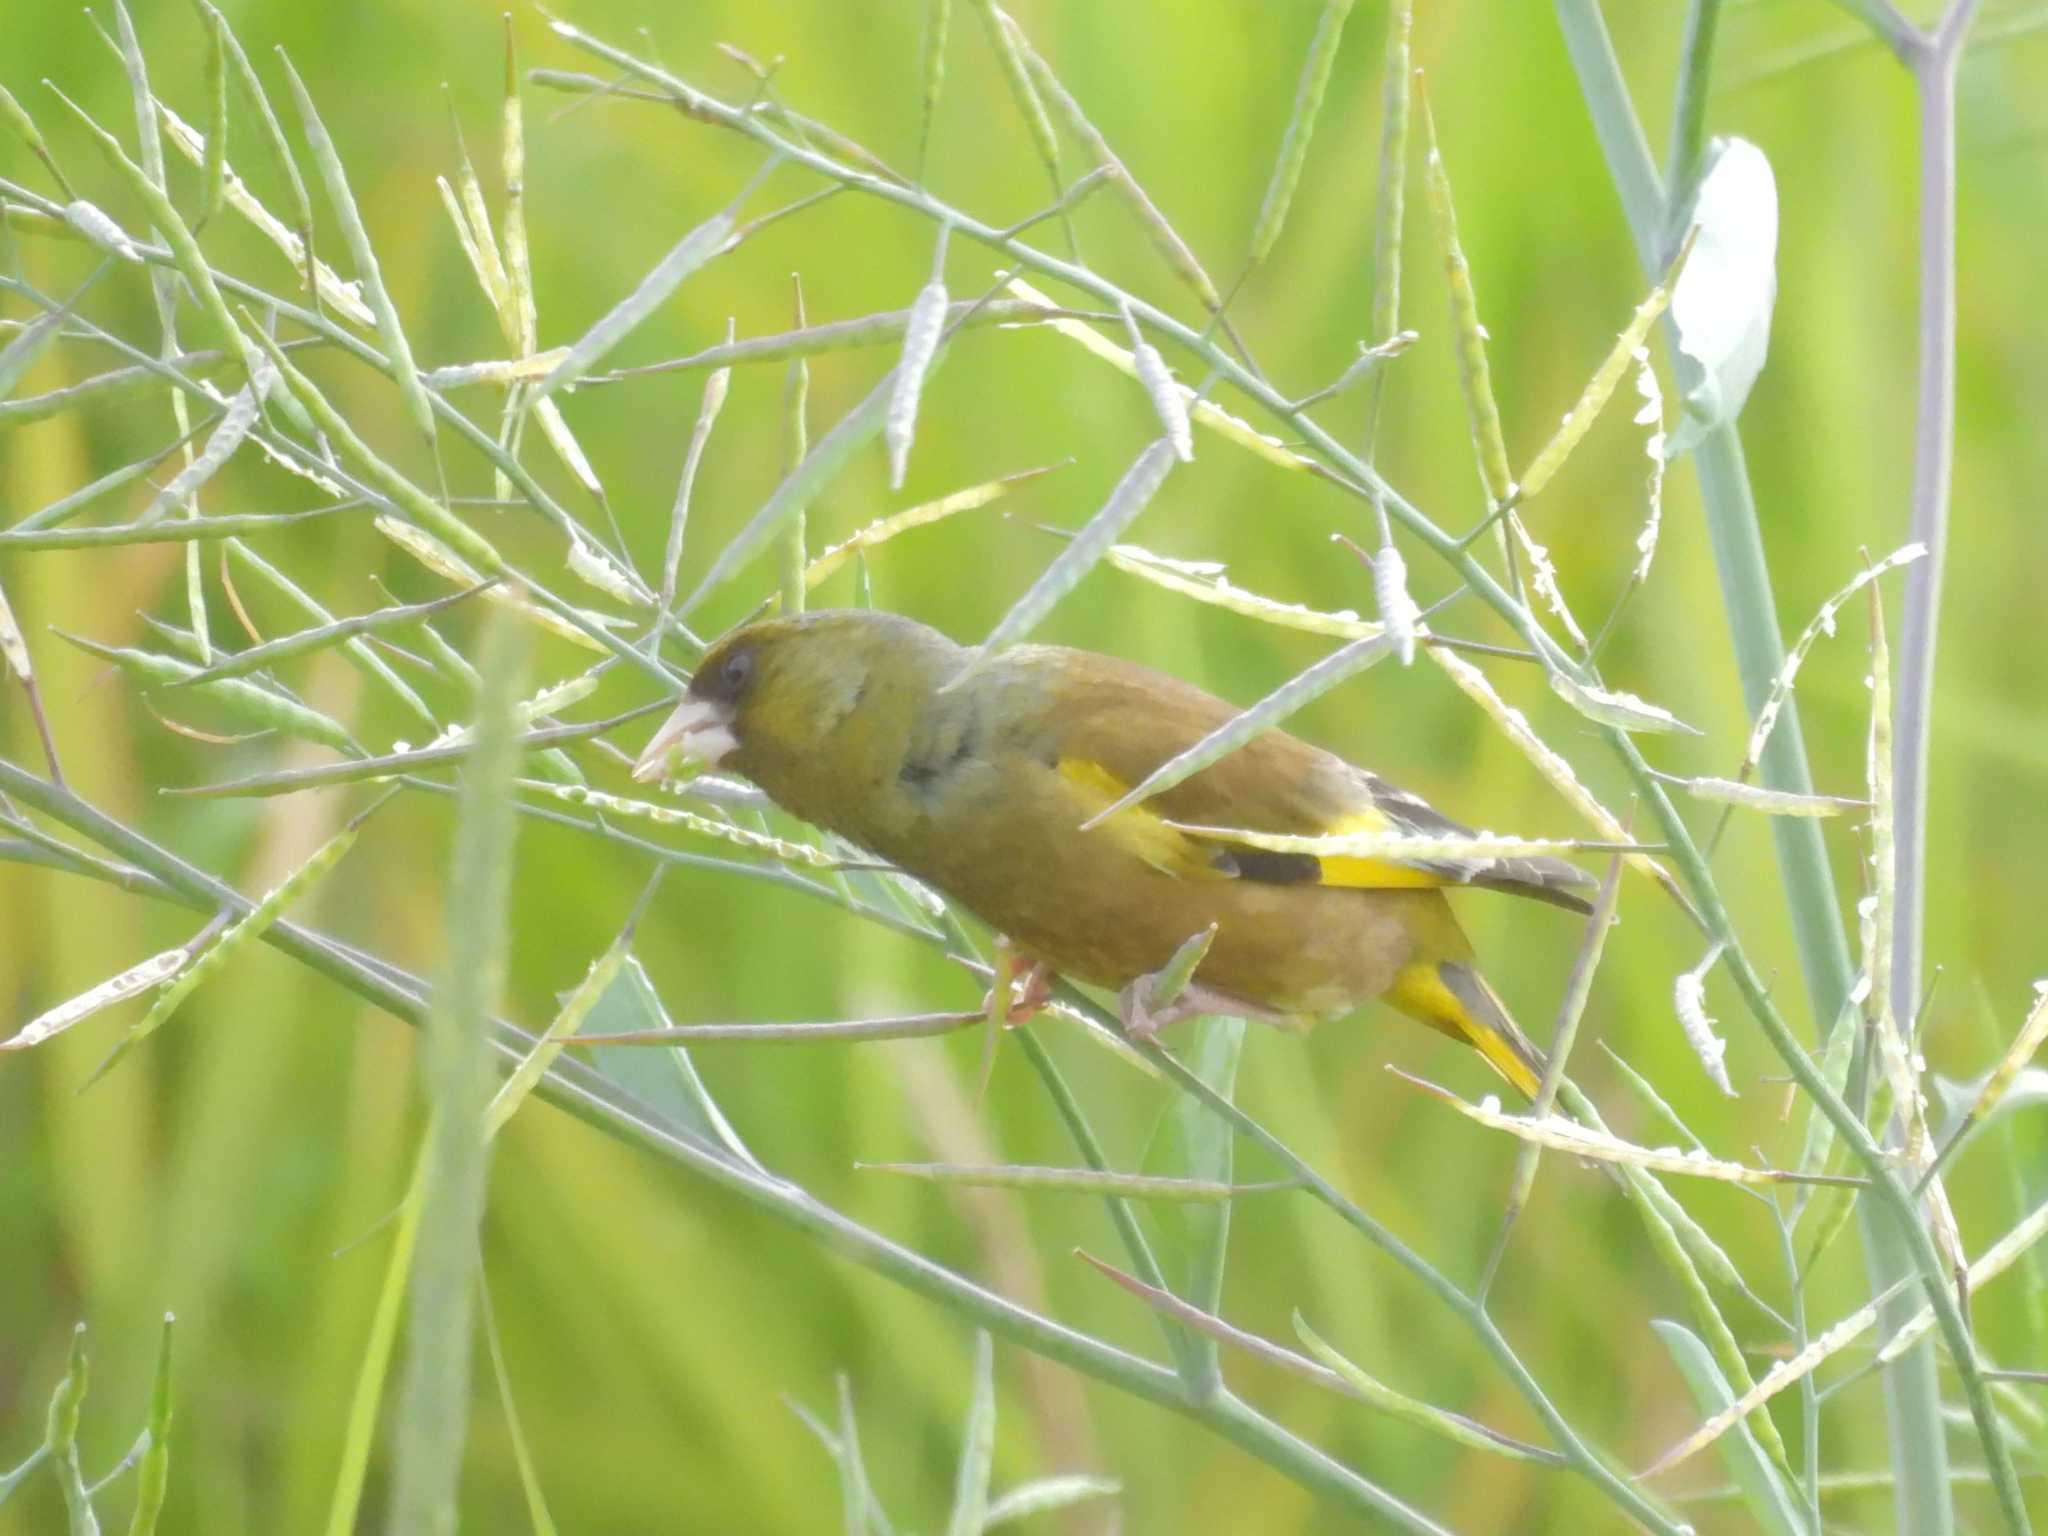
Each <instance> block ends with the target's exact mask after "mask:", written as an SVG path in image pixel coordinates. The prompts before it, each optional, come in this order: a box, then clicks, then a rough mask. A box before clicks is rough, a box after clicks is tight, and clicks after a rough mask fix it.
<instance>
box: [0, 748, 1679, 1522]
mask: <svg viewBox="0 0 2048 1536" xmlns="http://www.w3.org/2000/svg"><path fill="white" fill-rule="evenodd" d="M0 793H5V794H8V795H11V796H13V797H14V798H15V799H16V800H18V801H19V802H20V803H22V804H23V805H26V806H29V807H32V808H33V809H35V810H37V811H40V812H41V813H43V814H44V815H46V816H49V817H50V818H52V819H53V820H55V821H58V822H60V823H62V824H63V825H64V826H67V827H69V828H70V829H71V830H72V831H74V832H77V833H79V834H80V835H82V836H84V837H87V838H90V839H91V840H92V841H94V842H96V843H99V844H100V845H101V846H102V847H104V848H106V849H108V850H109V851H110V852H113V853H115V854H118V855H119V856H120V857H122V858H124V859H126V860H128V861H129V863H131V864H132V865H134V866H135V867H136V868H137V869H138V870H140V871H141V872H142V874H143V876H144V878H143V880H141V881H135V880H132V879H126V880H121V881H119V882H118V883H121V884H123V886H124V888H128V889H140V890H142V891H144V892H146V893H147V894H150V895H154V896H160V897H162V898H164V899H166V900H170V901H175V902H177V903H179V904H180V905H183V906H188V907H192V908H195V909H197V910H200V911H206V912H212V911H216V910H226V911H229V912H232V913H234V914H236V915H240V914H242V913H245V912H247V911H248V910H249V909H250V907H251V905H252V903H251V902H250V901H249V900H248V899H247V898H246V897H244V896H243V895H241V893H240V892H238V891H236V890H235V889H234V888H233V887H232V886H229V885H227V884H225V883H224V882H222V881H219V880H216V879H214V878H213V877H212V876H211V875H208V874H206V873H205V872H204V871H202V870H200V869H198V868H195V867H194V866H193V865H190V864H188V863H186V862H185V861H184V860H182V859H180V858H179V857H178V856H177V855H175V854H173V853H171V852H170V851H169V850H167V849H165V848H162V847H160V846H159V845H158V844H156V843H154V842H152V841H150V840H149V839H148V838H146V837H144V836H142V835H141V834H140V833H138V832H135V831H133V830H132V829H130V828H128V827H127V826H124V825H123V824H122V823H120V822H118V821H116V820H115V819H114V818H112V817H110V816H108V815H106V814H105V813H104V812H102V811H100V810H99V809H97V808H96V807H94V806H92V805H90V804H89V803H87V802H86V801H84V800H82V799H80V798H79V797H78V796H77V795H75V794H72V793H70V792H69V791H67V790H62V789H59V788H57V787H56V786H55V785H53V784H51V783H49V782H48V781H47V780H43V779H39V778H37V777H36V776H35V775H34V774H31V773H29V772H27V771H26V770H24V769H22V768H20V767H19V766H17V765H16V764H14V763H13V762H10V761H8V760H7V759H5V758H0ZM0 853H6V854H10V855H11V853H12V850H11V849H8V848H7V847H6V845H4V844H0ZM34 861H35V862H42V863H48V862H52V861H53V856H47V857H35V859H34ZM75 868H76V871H77V872H78V873H82V874H91V875H98V876H101V877H103V878H105V877H108V872H107V870H106V868H105V866H103V865H100V864H98V863H97V862H96V861H91V860H89V859H82V860H81V861H80V862H79V863H78V865H77V866H75ZM263 937H264V939H265V941H266V942H268V943H270V944H272V945H273V946H275V947H276V948H278V949H279V950H281V951H283V952H284V953H285V954H288V955H290V956H291V957H292V958H293V959H295V960H298V961H300V962H301V963H302V964H305V965H307V966H308V967H310V968H311V969H313V970H315V971H317V972H319V973H320V974H321V975H323V976H325V977H327V978H328V979H329V980H331V981H333V982H335V983H337V984H338V985H340V986H342V987H345V988H346V989H347V990H349V991H350V992H353V993H355V994H356V995H357V996H359V997H361V998H363V999H365V1000H366V1001H368V1002H371V1003H374V1004H375V1005H376V1006H378V1007H380V1008H382V1009H384V1010H385V1011H386V1012H388V1013H390V1014H392V1015H393V1016H394V1017H396V1018H399V1019H403V1020H404V1021H405V1022H406V1023H409V1024H412V1025H414V1026H415V1027H418V1026H419V1025H421V1024H422V1023H423V1021H424V1020H425V1018H426V1012H427V987H426V984H425V983H424V982H423V981H421V980H419V979H418V978H417V977H414V976H411V975H409V974H408V973H407V972H405V971H402V970H400V969H398V968H397V967H395V966H391V965H388V964H386V963H384V962H382V961H380V960H376V959H374V958H372V957H370V956H367V955H364V954H362V953H360V952H358V951H356V950H354V949H352V948H350V947H349V946H347V945H344V944H340V943H338V942H336V941H335V940H332V939H329V938H327V937H325V936H324V935H321V934H318V933H314V932H312V931H309V930H307V929H305V928H302V927H300V926H298V925H297V924H294V923H290V922H284V921H280V922H278V923H275V924H273V925H272V926H271V927H270V928H268V929H266V930H265V932H264V935H263ZM491 1043H492V1048H493V1050H494V1052H495V1053H496V1055H497V1056H498V1057H499V1058H500V1060H501V1061H503V1062H504V1063H506V1064H508V1065H509V1064H515V1063H517V1062H518V1061H520V1060H522V1059H523V1058H524V1057H525V1056H526V1055H527V1054H528V1053H529V1052H530V1051H531V1050H532V1048H533V1044H534V1041H533V1037H532V1036H531V1035H529V1034H527V1033H526V1032H525V1031H524V1030H520V1029H517V1028H515V1027H513V1026H511V1025H509V1024H505V1023H503V1022H501V1021H494V1027H493V1031H492V1039H491ZM535 1091H536V1092H537V1093H538V1094H539V1095H540V1097H542V1098H544V1099H546V1100H547V1101H548V1102H549V1103H552V1104H554V1105H555V1106H556V1107H557V1108H560V1109H564V1110H567V1111H568V1112H569V1113H570V1114H572V1115H575V1116H576V1117H577V1118H578V1119H579V1120H582V1121H584V1122H585V1123H587V1124H589V1125H592V1126H594V1127H596V1128H597V1129H598V1130H601V1131H603V1132H605V1133H606V1134H608V1135H610V1136H612V1137H614V1138H615V1139H617V1140H619V1141H622V1142H626V1143H628V1144H631V1145H634V1146H637V1147H639V1148H640V1149H641V1150H643V1151H647V1152H650V1153H652V1154H653V1155H654V1156H655V1157H656V1158H657V1159H658V1160H659V1161H661V1162H662V1163H664V1164H666V1165H667V1166H669V1167H670V1168H672V1169H676V1170H680V1171H687V1172H690V1173H694V1174H697V1175H699V1176H701V1177H704V1178H707V1179H709V1180H711V1181H712V1182H713V1183H716V1184H718V1185H720V1186H722V1187H724V1188H726V1189H728V1190H730V1191H732V1192H734V1193H736V1194H738V1195H739V1196H740V1197H741V1198H742V1199H744V1200H746V1201H748V1202H749V1203H750V1204H752V1205H755V1206H757V1207H759V1208H760V1209H762V1210H764V1211H766V1212H767V1213H768V1214H770V1215H772V1216H775V1217H776V1218H778V1219H779V1220H781V1221H783V1222H785V1223H786V1224H788V1225H790V1226H793V1227H795V1228H797V1229H798V1230H800V1231H802V1232H804V1233H806V1234H807V1235H809V1236H811V1237H813V1238H816V1239H819V1240H820V1241H821V1242H823V1243H824V1244H825V1245H826V1246H827V1247H829V1248H832V1249H833V1250H835V1251H836V1252H838V1253H839V1254H840V1255H841V1256H842V1257H845V1258H848V1259H851V1260H852V1261H853V1262H854V1263H856V1264H859V1265H861V1266H862V1267H863V1268H866V1269H870V1270H873V1271H874V1272H876V1273H877V1274H880V1275H882V1276H883V1277H884V1278H886V1279H889V1280H892V1281H894V1282H895V1283H897V1284H898V1285H901V1286H903V1287H905V1288H906V1289H908V1290H911V1291H915V1292H916V1293H918V1294H919V1295H921V1296H924V1297H925V1298H926V1299H928V1300H931V1301H934V1302H937V1303H938V1304H940V1305H941V1306H944V1307H947V1308H948V1309H950V1310H951V1311H953V1312H956V1313H958V1314H960V1315H962V1316H964V1317H966V1318H968V1319H969V1320H970V1321H972V1322H974V1323H976V1324H977V1325H979V1326H981V1327H985V1328H987V1329H988V1330H989V1331H990V1332H992V1333H997V1334H1000V1335H1002V1336H1003V1337H1004V1338H1006V1339H1009V1340H1010V1341H1012V1342H1013V1343H1016V1344H1019V1345H1022V1346H1023V1347H1024V1348H1026V1349H1029V1350H1032V1351H1033V1352H1035V1353H1037V1354H1040V1355H1043V1356H1045V1357H1046V1358H1047V1359H1049V1360H1055V1361H1058V1362H1059V1363H1061V1364H1063V1365H1067V1366H1069V1367H1071V1368H1073V1369H1074V1370H1077V1371H1080V1372H1081V1373H1082V1374H1083V1375H1086V1376H1090V1377H1093V1378H1095V1379H1096V1380H1098V1381H1102V1382H1105V1383H1107V1384H1109V1385H1110V1386H1113V1387H1116V1388H1118V1389H1120V1390H1122V1391H1124V1392H1128V1393H1129V1394H1131V1395H1132V1396H1134V1397H1139V1398H1143V1399H1145V1400H1146V1401H1148V1402H1153V1403H1157V1404H1159V1405H1160V1406H1162V1407H1165V1408H1170V1409H1172V1410H1173V1411H1174V1412H1176V1413H1179V1414H1181V1415H1183V1416H1184V1417H1187V1418H1189V1419H1192V1420H1194V1421H1195V1422H1197V1423H1200V1424H1202V1425H1205V1426H1206V1427H1208V1428H1209V1429H1211V1430H1213V1431H1214V1432H1216V1433H1217V1434H1218V1435H1221V1436H1222V1437H1223V1438H1225V1439H1227V1440H1230V1441H1231V1442H1232V1443H1234V1444H1236V1445H1238V1446H1240V1447H1242V1448H1243V1449H1244V1450H1246V1451H1248V1452H1250V1453H1251V1454H1252V1455H1254V1456H1256V1457H1258V1458H1259V1459H1260V1460H1262V1461H1264V1462H1266V1463H1267V1464H1268V1465H1270V1466H1272V1467H1274V1468H1276V1469H1277V1470H1279V1471H1281V1472H1283V1473H1284V1474H1286V1475H1287V1476H1288V1477H1290V1478H1292V1479H1293V1480H1295V1481H1296V1482H1299V1483H1300V1484H1302V1485H1303V1486H1304V1487H1307V1488H1310V1489H1312V1490H1314V1491H1315V1492H1317V1493H1319V1494H1321V1495H1323V1496H1324V1497H1326V1498H1329V1499H1330V1500H1332V1501H1333V1502H1335V1503H1337V1504H1339V1505H1341V1506H1344V1507H1346V1508H1349V1509H1352V1510H1355V1511H1357V1512H1359V1513H1362V1514H1367V1515H1372V1516H1377V1517H1378V1518H1379V1519H1380V1520H1382V1521H1383V1522H1385V1523H1386V1524H1387V1526H1388V1527H1389V1528H1392V1529H1398V1530H1402V1531H1410V1532H1416V1533H1419V1536H1447V1533H1445V1532H1444V1530H1443V1527H1441V1526H1439V1525H1437V1524H1436V1523H1435V1522H1434V1521H1432V1520H1430V1519H1429V1518H1428V1517H1427V1516H1425V1515H1423V1514H1422V1513H1420V1512H1419V1511H1417V1510H1415V1509H1412V1508H1410V1507H1409V1506H1408V1505H1406V1504H1404V1503H1402V1502H1401V1501H1400V1500H1399V1499H1397V1498H1395V1497H1394V1496H1393V1495H1392V1494H1390V1493H1388V1492H1387V1491H1386V1490H1385V1489H1383V1488H1380V1487H1379V1486H1377V1485H1376V1484H1374V1483H1372V1482H1369V1481H1368V1480H1367V1479H1365V1478H1363V1477H1361V1476H1359V1475H1358V1474H1357V1473H1355V1472H1353V1471H1352V1470H1351V1469H1350V1468H1348V1467H1346V1466H1344V1465H1342V1464H1341V1463H1339V1462H1337V1461H1335V1460H1334V1459H1332V1458H1331V1457H1329V1456H1327V1455H1325V1454H1324V1453H1323V1452H1322V1451H1320V1450H1318V1449H1316V1448H1315V1447H1314V1446H1312V1445H1310V1444H1308V1443H1307V1442H1306V1441H1304V1440H1302V1439H1300V1438H1299V1437H1297V1436H1295V1435H1294V1434H1292V1433H1290V1432H1289V1431H1287V1430H1285V1429H1283V1428H1281V1427H1280V1426H1279V1425H1277V1424H1275V1423H1273V1422H1272V1421H1271V1420H1270V1419H1267V1418H1265V1417H1264V1416H1263V1415H1261V1414H1259V1413H1257V1412H1256V1411H1254V1410H1253V1409H1251V1408H1249V1407H1247V1406H1246V1405H1244V1404H1243V1403H1241V1402H1239V1401H1238V1400H1237V1399H1236V1398H1234V1397H1232V1396H1231V1395H1230V1394H1229V1393H1228V1392H1222V1393H1216V1394H1212V1395H1210V1396H1208V1397H1205V1398H1201V1399H1196V1398H1193V1397H1191V1396H1189V1394H1188V1393H1187V1392H1186V1391H1185V1390H1184V1388H1183V1387H1182V1384H1181V1380H1180V1377H1179V1376H1178V1375H1177V1374H1176V1373H1175V1372H1173V1371H1171V1370H1169V1369H1168V1368H1166V1367H1165V1366H1162V1365H1158V1364H1156V1363H1154V1362H1153V1361H1150V1360H1145V1359H1141V1358H1139V1357H1138V1356H1136V1355H1132V1354H1129V1353H1127V1352H1126V1351H1124V1350H1121V1349H1118V1348H1117V1347H1115V1346H1114V1345H1111V1344H1107V1343H1104V1342H1103V1341H1102V1340H1100V1339H1097V1338H1094V1337H1093V1336H1091V1335H1089V1334H1085V1333H1081V1332H1079V1331H1078V1330H1076V1329H1073V1328H1069V1327H1067V1326H1066V1325H1065V1324H1063V1323H1060V1322H1058V1321H1056V1320H1054V1319H1052V1318H1049V1317H1045V1316H1043V1315H1041V1314H1040V1313H1037V1312H1034V1311H1032V1310H1030V1309H1029V1308H1027V1307H1021V1306H1018V1305H1017V1304H1015V1303H1014V1302H1011V1301H1009V1300H1008V1299H1007V1298H1005V1297H1002V1296H999V1295H997V1294H996V1293H994V1292H992V1291H989V1290H987V1289H985V1288H984V1287H982V1286H980V1285H977V1284H976V1283H975V1282H973V1281H972V1280H969V1279H967V1278H966V1277H965V1276H963V1275H959V1274H956V1273H955V1272H954V1271H952V1270H950V1269H947V1268H945V1267H944V1266H943V1265H940V1264H937V1263H934V1262H933V1261H932V1260H930V1259H928V1258H926V1257H925V1256H924V1255H923V1254H920V1253H917V1252H915V1251H914V1250H911V1249H908V1248H904V1247H902V1246H900V1245H898V1244H896V1243H894V1242H892V1241H890V1240H889V1239H888V1238H886V1237H884V1236H882V1235H881V1234H880V1233H878V1232H874V1231H871V1230H870V1229H868V1228H867V1227H864V1226H862V1225H860V1224H859V1223H858V1222H856V1221H854V1220H852V1219H851V1218H850V1217H848V1216H846V1215H844V1214H843V1213H841V1212H840V1211H838V1210H836V1209H835V1208H833V1207H832V1206H829V1205H826V1204H825V1203H824V1202H822V1201H820V1200H818V1199H816V1198H815V1197H813V1196H812V1195H811V1194H809V1193H808V1192H807V1191H805V1190H803V1189H801V1188H799V1187H798V1186H796V1185H794V1184H791V1183H789V1182H788V1181H786V1180H783V1179H779V1178H776V1177H773V1176H772V1175H763V1174H762V1173H760V1172H758V1171H757V1170H755V1169H753V1168H750V1167H748V1166H746V1165H745V1164H742V1163H739V1162H736V1161H734V1160H732V1159H731V1158H729V1157H728V1156H727V1155H725V1153H724V1152H723V1151H722V1150H721V1149H720V1148H718V1147H716V1146H713V1145H712V1144H711V1143H709V1142H707V1141H704V1140H703V1139H701V1138H699V1137H698V1136H696V1135H694V1134H693V1133H692V1132H690V1131H688V1130H687V1129H685V1128H683V1127H681V1126H677V1125H674V1124H672V1123H670V1122H669V1121H667V1120H666V1119H665V1118H664V1117H663V1116H662V1115H661V1114H660V1113H659V1112H657V1111H655V1110H653V1109H650V1108H648V1107H647V1106H646V1105H644V1104H642V1103H640V1102H639V1101H638V1100H637V1099H635V1098H633V1097H632V1096H631V1095H630V1094H628V1093H626V1092H625V1091H624V1090H622V1089H621V1088H619V1087H618V1085H617V1084H615V1083H613V1082H611V1081H610V1079H608V1078H606V1077H604V1076H603V1075H602V1074H600V1073H598V1072H597V1071H595V1070H594V1069H592V1068H590V1067H588V1066H585V1065H583V1064H582V1063H580V1062H578V1061H575V1060H574V1059H573V1058H570V1057H566V1056H565V1057H561V1058H558V1059H557V1060H556V1062H555V1063H554V1064H553V1065H552V1066H550V1067H549V1069H548V1072H547V1075H546V1076H545V1077H543V1078H542V1079H541V1082H540V1084H539V1086H538V1088H537V1089H536V1090H535ZM1655 1528H1656V1529H1658V1530H1660V1531H1670V1530H1673V1529H1674V1528H1672V1527H1669V1526H1667V1525H1665V1524H1663V1523H1661V1522H1660V1523H1659V1524H1658V1525H1657V1526H1656V1527H1655Z"/></svg>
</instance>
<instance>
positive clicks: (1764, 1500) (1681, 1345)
mask: <svg viewBox="0 0 2048 1536" xmlns="http://www.w3.org/2000/svg"><path fill="white" fill-rule="evenodd" d="M1650 1326H1651V1327H1652V1328H1655V1329H1656V1330H1657V1334H1658V1336H1659V1337H1660V1338H1662V1339H1663V1340H1664V1344H1665V1347H1666V1348H1667V1349H1669V1350H1670V1351H1671V1357H1672V1359H1673V1360H1674V1361H1676V1362H1677V1364H1678V1372H1679V1374H1680V1375H1681V1376H1683V1377H1684V1378H1685V1383H1686V1385H1687V1386H1688V1387H1689V1388H1691V1390H1692V1395H1693V1401H1694V1402H1695V1403H1696V1404H1697V1405H1698V1406H1699V1408H1700V1410H1701V1411H1702V1412H1710V1411H1712V1410H1715V1409H1718V1408H1721V1407H1724V1406H1725V1405H1726V1404H1727V1403H1728V1402H1729V1401H1730V1399H1731V1398H1733V1396H1734V1394H1733V1393H1732V1392H1730V1391H1729V1390H1728V1382H1727V1379H1726V1378H1725V1377H1723V1376H1722V1374H1721V1371H1720V1368H1719V1367H1718V1366H1716V1365H1715V1363H1714V1357H1713V1356H1712V1355H1711V1354H1709V1353H1708V1351H1707V1347H1706V1345H1704V1344H1702V1343H1701V1342H1700V1341H1699V1338H1698V1337H1697V1335H1695V1334H1694V1333H1693V1332H1692V1330H1691V1329H1689V1328H1687V1327H1685V1325H1684V1324H1682V1323H1674V1322H1671V1321H1669V1320H1668V1319H1665V1318H1658V1319H1656V1320H1654V1321H1653V1322H1652V1323H1651V1324H1650ZM1723 1460H1724V1462H1725V1463H1726V1465H1727V1467H1728V1470H1729V1471H1730V1472H1731V1473H1732V1474H1734V1477H1735V1480H1736V1482H1737V1483H1738V1484H1740V1485H1741V1487H1742V1489H1743V1491H1744V1494H1745V1500H1744V1502H1745V1503H1746V1504H1747V1505H1748V1506H1749V1511H1750V1513H1751V1514H1752V1515H1754V1516H1755V1517H1756V1518H1757V1520H1758V1521H1759V1523H1760V1524H1761V1525H1762V1527H1763V1529H1764V1530H1765V1531H1767V1532H1769V1533H1770V1536H1809V1533H1807V1532H1806V1530H1805V1529H1804V1526H1803V1524H1802V1522H1801V1521H1800V1518H1799V1516H1798V1514H1797V1512H1796V1510H1795V1507H1794V1505H1793V1502H1792V1498H1791V1495H1790V1494H1789V1493H1788V1492H1787V1491H1786V1489H1785V1485H1784V1484H1783V1483H1782V1482H1781V1481H1780V1480H1779V1478H1778V1473H1777V1469H1776V1468H1775V1467H1773V1466H1772V1465H1771V1463H1770V1461H1769V1460H1768V1459H1767V1458H1766V1457H1765V1455H1764V1453H1763V1447H1762V1446H1760V1445H1758V1444H1757V1442H1756V1439H1755V1437H1754V1436H1752V1435H1751V1434H1750V1432H1749V1429H1748V1427H1747V1426H1744V1428H1743V1429H1742V1432H1741V1434H1740V1435H1739V1436H1737V1438H1736V1439H1735V1440H1733V1441H1731V1442H1729V1444H1728V1448H1727V1450H1726V1451H1725V1452H1724V1455H1723Z"/></svg>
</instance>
